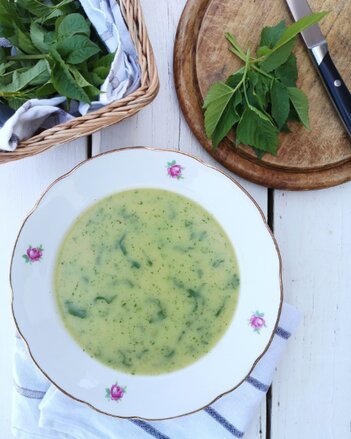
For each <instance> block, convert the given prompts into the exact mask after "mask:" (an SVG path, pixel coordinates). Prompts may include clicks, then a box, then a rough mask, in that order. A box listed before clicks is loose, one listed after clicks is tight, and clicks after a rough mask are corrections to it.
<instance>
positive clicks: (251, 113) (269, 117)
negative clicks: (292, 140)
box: [203, 12, 326, 158]
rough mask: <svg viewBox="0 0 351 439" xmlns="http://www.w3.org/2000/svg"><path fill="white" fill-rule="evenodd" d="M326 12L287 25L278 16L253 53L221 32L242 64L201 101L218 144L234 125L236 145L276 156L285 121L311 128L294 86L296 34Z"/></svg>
mask: <svg viewBox="0 0 351 439" xmlns="http://www.w3.org/2000/svg"><path fill="white" fill-rule="evenodd" d="M325 15H326V12H319V13H315V14H312V15H310V16H307V17H304V18H302V19H301V20H299V21H297V22H295V23H293V24H292V25H290V26H288V27H287V26H286V24H285V21H284V20H282V21H281V22H279V23H278V24H277V25H275V26H271V27H264V28H263V29H262V32H261V38H260V44H259V47H257V49H256V56H255V57H253V56H251V54H250V50H247V51H244V50H243V49H242V47H241V46H240V44H239V42H238V40H237V39H236V37H235V36H234V35H232V34H231V33H225V38H226V39H227V41H228V42H229V50H230V51H231V52H232V53H233V54H234V55H235V56H236V57H238V58H239V59H240V60H241V61H242V62H243V64H244V66H243V67H241V68H240V69H239V70H237V71H236V72H234V73H233V74H232V75H230V76H229V77H228V78H227V79H226V80H225V81H220V82H216V83H214V84H212V86H211V87H210V88H209V91H208V93H207V96H206V97H205V100H204V105H203V110H204V123H205V132H206V135H207V137H208V138H210V139H211V141H212V145H213V147H214V148H216V147H217V146H218V145H219V143H220V142H221V141H222V140H223V139H224V137H226V136H227V135H228V133H229V132H230V131H231V129H232V128H235V127H236V144H237V145H238V144H240V143H242V144H244V145H249V146H251V147H252V148H253V150H254V151H255V153H256V155H257V156H258V157H259V158H262V156H263V155H264V154H265V153H266V152H268V153H270V154H273V155H275V154H277V151H278V146H279V133H280V132H284V133H289V132H290V128H289V126H288V122H290V121H297V122H299V123H301V124H303V125H304V126H305V128H307V129H309V118H308V100H307V97H306V95H305V94H304V93H303V92H302V91H301V90H300V89H298V88H297V87H296V81H297V77H298V71H297V64H296V57H295V55H294V54H293V53H292V51H293V48H294V45H295V41H296V37H297V35H298V34H299V33H300V32H301V31H303V30H304V29H307V28H308V27H309V26H312V25H313V24H316V23H317V22H318V21H320V20H321V19H322V18H323V17H324V16H325Z"/></svg>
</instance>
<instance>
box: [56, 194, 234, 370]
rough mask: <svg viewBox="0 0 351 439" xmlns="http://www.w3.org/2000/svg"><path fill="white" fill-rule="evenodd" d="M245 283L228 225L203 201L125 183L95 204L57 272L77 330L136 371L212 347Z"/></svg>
mask: <svg viewBox="0 0 351 439" xmlns="http://www.w3.org/2000/svg"><path fill="white" fill-rule="evenodd" d="M238 289H239V272H238V265H237V261H236V257H235V254H234V250H233V247H232V245H231V243H230V241H229V239H228V237H227V235H226V234H225V232H224V230H223V229H222V227H221V226H220V225H219V224H218V222H217V221H216V220H215V219H214V217H213V216H212V215H211V214H210V213H208V212H207V211H206V210H204V209H203V208H202V207H201V206H199V205H198V204H197V203H195V202H193V201H191V200H190V199H188V198H185V197H183V196H181V195H178V194H175V193H173V192H168V191H164V190H158V189H139V190H130V191H125V192H120V193H117V194H114V195H112V196H110V197H108V198H105V199H103V200H101V201H99V202H98V203H96V204H95V205H94V206H92V207H91V208H89V209H88V210H87V211H85V212H84V213H83V214H82V215H81V216H80V217H79V218H78V219H77V220H76V221H75V223H74V224H73V226H72V227H71V229H70V230H69V232H68V234H67V236H66V238H65V239H64V241H63V243H62V245H61V248H60V250H59V253H58V258H57V265H56V273H55V291H56V297H57V301H58V305H59V309H60V312H61V315H62V318H63V320H64V323H65V325H66V328H67V329H68V331H69V332H70V333H71V335H72V336H73V337H74V339H75V340H76V341H77V342H78V343H79V344H80V346H81V347H82V348H83V349H84V350H85V351H86V352H88V353H89V354H90V355H91V356H92V357H94V358H96V359H97V360H99V361H101V362H103V363H105V364H107V365H109V366H111V367H113V368H115V369H118V370H122V371H124V372H128V373H131V374H146V375H155V374H160V373H165V372H170V371H173V370H176V369H180V368H182V367H184V366H187V365H189V364H191V363H192V362H194V361H196V360H197V359H199V358H200V357H202V356H203V355H204V354H206V353H207V352H209V350H210V349H211V348H212V347H213V346H214V345H215V344H216V342H217V341H218V340H219V338H220V337H221V336H222V335H223V333H224V332H225V330H226V328H227V327H228V325H229V323H230V321H231V319H232V317H233V313H234V310H235V306H236V304H237V299H238Z"/></svg>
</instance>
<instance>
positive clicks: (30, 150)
mask: <svg viewBox="0 0 351 439" xmlns="http://www.w3.org/2000/svg"><path fill="white" fill-rule="evenodd" d="M119 3H120V7H121V11H122V14H123V16H124V19H125V21H126V23H127V26H128V29H129V31H130V34H131V37H132V40H133V42H134V44H135V47H136V49H137V53H138V56H139V63H140V68H141V85H140V87H139V88H138V89H137V90H136V91H135V92H134V93H131V94H130V95H128V96H127V97H125V98H123V99H120V100H118V101H115V102H113V103H112V104H109V105H106V106H105V107H103V108H101V109H100V110H97V111H94V112H92V113H88V114H87V115H85V116H82V117H77V118H75V119H72V120H70V121H68V122H66V123H63V124H60V125H56V126H55V127H53V128H50V129H48V130H45V131H43V132H41V133H40V134H38V135H36V136H34V137H31V138H30V139H27V140H25V141H23V142H21V143H20V144H19V145H18V147H17V149H16V150H15V151H13V152H4V151H0V164H1V163H6V162H9V161H12V160H19V159H23V158H25V157H30V156H32V155H34V154H38V153H39V152H42V151H45V150H46V149H49V148H51V147H52V146H54V145H58V144H60V143H65V142H69V141H73V140H75V139H78V138H79V137H81V136H87V135H88V134H91V133H94V132H95V131H98V130H101V129H102V128H106V127H108V126H110V125H113V124H115V123H117V122H119V121H121V120H123V119H126V118H127V117H129V116H132V115H133V114H135V113H137V112H138V111H139V110H141V109H142V108H143V107H145V105H147V104H149V103H150V102H151V101H152V100H153V99H154V98H155V96H156V95H157V92H158V89H159V80H158V74H157V67H156V63H155V58H154V55H153V51H152V47H151V44H150V41H149V38H148V35H147V31H146V27H145V22H144V17H143V13H142V10H141V6H140V0H119Z"/></svg>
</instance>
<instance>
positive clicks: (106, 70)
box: [93, 67, 110, 81]
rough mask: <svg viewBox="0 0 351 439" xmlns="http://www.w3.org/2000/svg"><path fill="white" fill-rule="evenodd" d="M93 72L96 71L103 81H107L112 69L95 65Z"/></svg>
mask: <svg viewBox="0 0 351 439" xmlns="http://www.w3.org/2000/svg"><path fill="white" fill-rule="evenodd" d="M93 72H94V73H96V74H97V75H98V76H99V78H101V80H102V81H105V79H106V77H107V75H108V74H109V73H110V69H109V68H108V67H95V69H94V70H93Z"/></svg>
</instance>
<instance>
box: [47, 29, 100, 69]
mask: <svg viewBox="0 0 351 439" xmlns="http://www.w3.org/2000/svg"><path fill="white" fill-rule="evenodd" d="M56 49H57V51H58V52H59V53H60V55H61V56H62V58H64V59H65V60H66V62H67V63H68V64H81V63H83V62H84V61H86V60H87V59H89V58H90V57H91V56H93V55H95V54H96V53H98V52H100V48H99V47H98V46H97V45H96V44H95V43H93V42H92V41H91V40H89V38H88V37H87V36H86V35H73V36H71V37H70V38H67V39H66V40H65V41H61V42H59V43H58V44H56Z"/></svg>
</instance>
